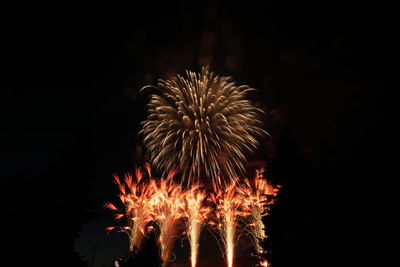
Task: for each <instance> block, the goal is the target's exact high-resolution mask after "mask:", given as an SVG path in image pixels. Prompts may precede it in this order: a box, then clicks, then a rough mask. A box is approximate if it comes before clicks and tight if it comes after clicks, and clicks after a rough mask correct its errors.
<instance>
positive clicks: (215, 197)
mask: <svg viewBox="0 0 400 267" xmlns="http://www.w3.org/2000/svg"><path fill="white" fill-rule="evenodd" d="M237 186H238V182H237V179H235V180H233V182H232V183H230V184H229V185H227V186H226V187H225V188H224V189H218V188H217V186H215V185H214V192H213V193H212V194H211V195H210V198H209V199H210V200H211V201H212V203H214V205H215V210H214V213H215V219H216V223H214V222H212V221H211V222H210V225H214V224H215V225H216V226H217V232H218V234H219V237H220V240H221V241H222V245H223V249H224V250H225V251H224V253H226V263H227V266H228V267H233V263H234V257H235V247H236V243H237V241H238V238H239V236H240V235H239V234H238V231H237V228H238V219H239V217H240V216H248V215H249V213H248V211H246V206H245V205H243V196H242V195H241V194H239V193H238V191H237Z"/></svg>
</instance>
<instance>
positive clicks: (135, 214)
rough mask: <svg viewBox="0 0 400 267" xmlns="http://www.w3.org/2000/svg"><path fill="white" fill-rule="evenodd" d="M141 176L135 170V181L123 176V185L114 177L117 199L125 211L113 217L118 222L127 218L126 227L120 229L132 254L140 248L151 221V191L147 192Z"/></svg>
mask: <svg viewBox="0 0 400 267" xmlns="http://www.w3.org/2000/svg"><path fill="white" fill-rule="evenodd" d="M142 177H143V174H142V172H141V171H140V170H139V169H136V180H135V181H134V180H133V178H132V175H130V174H127V175H126V176H125V181H124V183H123V182H121V180H120V178H119V177H118V176H117V175H115V176H114V179H115V182H116V183H117V185H118V188H119V191H120V195H119V198H120V200H121V202H122V204H123V205H124V207H125V211H123V212H119V213H117V214H116V215H115V219H116V220H119V219H121V218H123V217H126V218H127V222H128V224H127V226H124V227H120V229H121V230H122V231H123V232H125V233H126V234H127V235H128V237H129V244H130V245H129V251H130V252H134V251H135V250H138V249H139V248H140V242H141V240H142V237H143V235H144V234H145V230H146V225H147V224H148V223H149V222H150V221H151V219H152V217H151V213H150V212H149V211H150V210H149V205H150V200H151V198H152V195H153V193H152V191H151V190H149V186H148V184H145V183H143V182H142ZM106 208H109V209H111V210H115V211H118V208H117V207H116V206H115V205H113V204H111V203H108V204H106ZM114 228H115V227H107V228H106V230H109V231H110V230H113V229H114Z"/></svg>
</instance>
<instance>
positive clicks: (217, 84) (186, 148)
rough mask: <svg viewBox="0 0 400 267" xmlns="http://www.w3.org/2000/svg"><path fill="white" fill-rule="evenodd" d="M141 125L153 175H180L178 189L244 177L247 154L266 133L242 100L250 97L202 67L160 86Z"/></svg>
mask: <svg viewBox="0 0 400 267" xmlns="http://www.w3.org/2000/svg"><path fill="white" fill-rule="evenodd" d="M156 88H157V89H158V91H159V94H153V95H152V96H151V100H150V103H149V104H148V116H147V119H146V121H144V122H143V129H142V130H141V134H142V135H143V137H144V139H143V141H144V144H145V146H146V148H147V152H148V154H149V157H150V160H151V163H152V165H153V166H155V167H156V168H157V169H159V170H162V171H164V172H169V171H170V170H172V169H173V168H177V169H179V170H180V172H181V176H182V180H181V184H186V185H188V186H190V185H192V184H194V183H198V182H200V181H199V180H200V179H208V178H209V179H211V180H212V181H213V182H214V183H215V182H216V180H217V177H218V176H220V177H222V180H223V181H224V182H225V181H227V180H230V179H233V178H234V177H237V176H238V175H239V174H241V173H242V172H243V171H244V169H245V168H244V164H245V162H246V158H245V152H246V151H252V150H253V149H255V148H257V146H258V141H257V139H256V137H257V136H260V135H262V134H263V133H265V131H264V130H263V129H262V128H261V126H262V123H261V121H260V119H259V116H260V113H262V111H261V110H260V109H258V108H256V107H255V106H254V105H253V104H252V103H251V101H249V100H248V99H247V98H246V95H247V93H248V92H250V91H253V90H254V89H253V88H250V87H249V86H247V85H241V86H238V85H236V84H235V82H234V81H233V80H232V78H231V77H223V76H218V75H215V74H214V73H213V72H210V71H209V70H208V68H206V67H204V68H203V69H202V71H201V73H199V74H196V73H194V72H190V71H187V72H186V76H181V75H177V76H176V77H175V78H174V79H172V80H165V81H164V80H159V82H158V85H157V87H156Z"/></svg>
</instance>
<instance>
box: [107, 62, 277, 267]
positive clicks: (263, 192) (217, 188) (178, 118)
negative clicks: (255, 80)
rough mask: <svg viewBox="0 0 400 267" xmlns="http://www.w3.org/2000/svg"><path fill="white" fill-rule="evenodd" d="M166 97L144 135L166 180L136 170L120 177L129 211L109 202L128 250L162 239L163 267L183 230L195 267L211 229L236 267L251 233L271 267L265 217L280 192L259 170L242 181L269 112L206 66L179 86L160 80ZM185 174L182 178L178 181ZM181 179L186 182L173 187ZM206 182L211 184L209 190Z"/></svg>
mask: <svg viewBox="0 0 400 267" xmlns="http://www.w3.org/2000/svg"><path fill="white" fill-rule="evenodd" d="M156 88H157V89H158V90H159V92H160V94H154V95H152V96H151V100H150V103H149V104H148V116H147V119H146V121H144V122H143V124H142V126H143V128H142V130H141V134H142V135H143V138H144V140H143V142H144V144H145V146H146V148H147V152H148V155H149V158H150V160H151V163H152V165H153V167H155V168H156V169H157V171H158V172H159V173H163V174H165V176H166V177H164V178H161V179H158V178H154V177H153V176H152V173H151V168H150V164H146V165H145V169H146V170H147V171H146V172H142V171H141V170H140V169H137V170H136V171H135V177H133V176H132V175H130V174H127V175H125V178H124V180H123V181H121V179H120V178H119V177H118V176H117V175H115V176H114V178H115V183H116V184H117V186H118V189H119V192H120V193H119V199H120V201H121V203H122V205H123V208H121V209H119V208H117V206H118V205H114V204H111V203H108V204H106V208H109V209H111V210H113V211H115V212H116V215H115V219H116V220H123V219H124V218H125V219H126V222H125V224H124V225H123V226H120V227H107V228H106V230H109V231H111V230H113V229H116V228H117V229H120V230H121V231H122V232H125V233H126V234H127V235H128V237H129V244H130V245H129V252H130V253H136V252H138V251H139V249H140V248H141V240H142V239H143V237H144V236H146V233H148V232H150V231H152V230H155V231H154V233H155V234H157V235H158V239H157V240H158V245H159V247H160V258H161V260H162V262H163V266H167V265H168V263H169V262H171V261H173V260H174V257H173V248H174V241H175V240H176V239H177V238H178V237H179V233H180V229H183V234H184V235H185V237H186V238H187V239H188V241H189V246H190V265H191V267H195V266H197V265H198V261H199V248H200V244H201V231H202V229H203V228H204V227H209V230H210V231H211V233H214V235H215V237H217V241H218V243H219V245H220V248H221V251H222V254H223V257H224V259H225V262H226V266H227V267H233V266H235V253H236V244H237V243H238V241H239V239H240V237H241V236H242V235H243V234H245V235H246V236H248V237H249V238H250V240H251V241H252V243H253V244H254V248H255V251H256V253H257V255H256V257H257V258H258V260H259V265H258V266H269V262H268V261H267V260H266V259H264V258H262V257H261V255H262V254H265V251H264V250H263V248H262V246H261V241H263V240H264V239H265V238H266V237H267V236H266V234H265V226H264V223H263V221H262V219H263V217H264V216H266V215H268V211H269V208H270V206H271V205H272V204H274V203H275V197H276V196H277V192H278V190H279V186H273V185H272V184H271V183H270V182H268V181H267V180H266V179H265V177H264V176H263V170H260V171H258V170H257V174H256V176H255V177H254V179H252V180H249V179H247V178H246V179H240V178H239V177H240V175H239V174H242V173H243V172H244V171H245V168H244V165H245V163H246V158H245V153H246V151H251V150H252V149H255V148H257V146H258V141H257V139H256V137H257V136H260V135H262V134H263V133H266V132H265V131H264V130H263V129H262V128H261V126H262V123H261V121H260V120H259V114H260V113H261V112H262V111H261V110H259V109H258V108H256V107H255V106H253V105H252V103H251V102H250V101H249V100H247V99H246V94H247V92H249V91H251V90H254V89H252V88H250V87H248V86H237V85H236V84H235V83H234V82H233V80H232V78H230V77H222V76H218V75H215V74H214V73H212V72H210V71H209V69H208V68H202V71H201V73H199V74H196V73H193V72H190V71H187V72H186V76H180V75H177V76H176V77H175V78H174V79H172V80H166V81H164V80H160V81H159V83H158V85H157V87H156ZM177 170H178V171H179V178H180V180H179V178H178V179H176V178H174V176H175V174H176V173H177ZM174 179H176V180H179V182H176V181H174ZM205 181H207V182H209V183H208V186H207V187H206V186H205V183H204V182H205Z"/></svg>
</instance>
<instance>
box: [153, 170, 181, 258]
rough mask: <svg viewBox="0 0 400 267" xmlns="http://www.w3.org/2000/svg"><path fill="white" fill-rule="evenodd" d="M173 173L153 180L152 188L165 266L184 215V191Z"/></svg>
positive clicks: (155, 219)
mask: <svg viewBox="0 0 400 267" xmlns="http://www.w3.org/2000/svg"><path fill="white" fill-rule="evenodd" d="M172 177H173V174H170V175H168V178H167V179H161V180H159V181H156V180H152V181H151V188H152V190H153V191H154V195H153V197H152V198H151V201H150V202H151V203H150V207H151V213H152V215H153V220H154V221H155V222H156V223H157V225H158V227H159V231H160V236H159V244H160V248H161V259H162V260H163V266H166V265H167V263H168V262H169V261H170V260H171V254H172V248H173V243H174V239H175V237H176V229H177V223H178V221H179V220H180V219H181V218H183V217H184V208H185V204H184V200H183V192H182V191H181V189H180V188H179V186H178V185H176V184H175V183H173V182H172V181H171V179H172Z"/></svg>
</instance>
